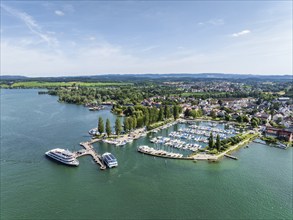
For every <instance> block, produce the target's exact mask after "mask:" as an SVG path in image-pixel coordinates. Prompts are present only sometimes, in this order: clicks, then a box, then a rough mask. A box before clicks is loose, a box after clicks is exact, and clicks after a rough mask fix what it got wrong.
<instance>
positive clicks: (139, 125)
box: [136, 117, 144, 128]
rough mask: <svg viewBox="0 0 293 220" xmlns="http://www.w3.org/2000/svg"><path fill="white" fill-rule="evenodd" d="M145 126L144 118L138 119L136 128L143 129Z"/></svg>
mask: <svg viewBox="0 0 293 220" xmlns="http://www.w3.org/2000/svg"><path fill="white" fill-rule="evenodd" d="M143 124H144V118H143V117H138V118H137V126H136V127H138V128H141V127H143Z"/></svg>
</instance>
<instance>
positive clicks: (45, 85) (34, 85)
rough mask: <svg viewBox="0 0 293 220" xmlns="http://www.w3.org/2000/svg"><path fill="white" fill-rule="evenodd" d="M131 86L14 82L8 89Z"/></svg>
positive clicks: (101, 83) (124, 84)
mask: <svg viewBox="0 0 293 220" xmlns="http://www.w3.org/2000/svg"><path fill="white" fill-rule="evenodd" d="M126 85H133V83H119V82H39V81H31V82H16V83H13V84H12V85H11V86H10V88H53V87H70V86H82V87H101V86H126ZM0 86H1V88H7V85H5V84H1V85H0Z"/></svg>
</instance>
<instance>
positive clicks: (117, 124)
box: [115, 118, 122, 136]
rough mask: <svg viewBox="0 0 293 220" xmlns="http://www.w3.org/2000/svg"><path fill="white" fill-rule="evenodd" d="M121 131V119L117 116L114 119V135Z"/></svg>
mask: <svg viewBox="0 0 293 220" xmlns="http://www.w3.org/2000/svg"><path fill="white" fill-rule="evenodd" d="M121 131H122V126H121V121H120V119H119V118H116V121H115V132H116V135H118V136H119V135H120V133H121Z"/></svg>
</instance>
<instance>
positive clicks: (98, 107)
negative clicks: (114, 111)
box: [89, 105, 105, 111]
mask: <svg viewBox="0 0 293 220" xmlns="http://www.w3.org/2000/svg"><path fill="white" fill-rule="evenodd" d="M103 109H105V106H102V105H99V106H93V107H89V110H90V111H100V110H103Z"/></svg>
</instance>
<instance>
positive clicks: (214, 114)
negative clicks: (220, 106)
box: [210, 110, 217, 118]
mask: <svg viewBox="0 0 293 220" xmlns="http://www.w3.org/2000/svg"><path fill="white" fill-rule="evenodd" d="M210 115H211V117H212V118H216V117H217V115H216V112H215V111H214V110H212V111H211V113H210Z"/></svg>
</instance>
